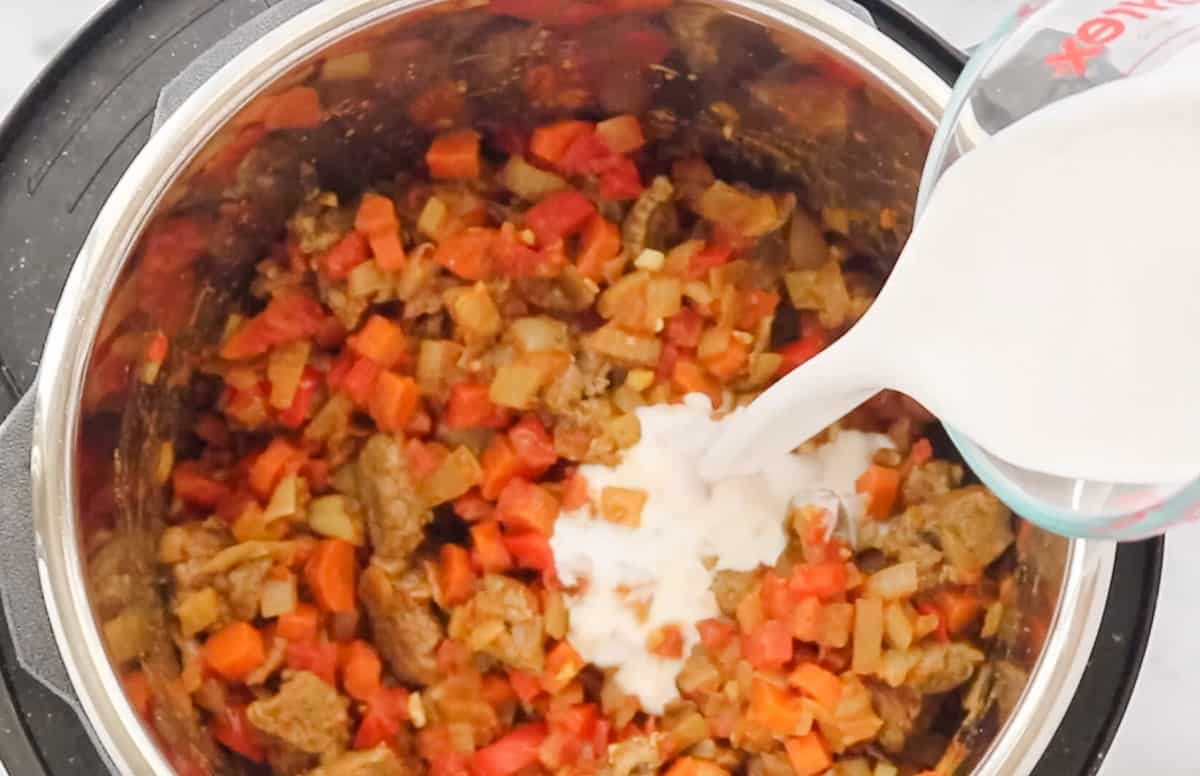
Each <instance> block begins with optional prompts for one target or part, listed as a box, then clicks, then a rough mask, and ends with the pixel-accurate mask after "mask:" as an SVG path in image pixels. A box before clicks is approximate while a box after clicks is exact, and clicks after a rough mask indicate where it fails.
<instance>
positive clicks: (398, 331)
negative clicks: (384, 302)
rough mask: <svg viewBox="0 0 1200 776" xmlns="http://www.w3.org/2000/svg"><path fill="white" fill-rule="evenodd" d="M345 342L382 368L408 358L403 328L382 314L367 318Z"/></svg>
mask: <svg viewBox="0 0 1200 776" xmlns="http://www.w3.org/2000/svg"><path fill="white" fill-rule="evenodd" d="M346 344H347V345H349V346H350V349H351V350H353V351H354V352H355V353H357V354H358V355H360V356H363V357H365V358H369V359H371V360H372V361H374V362H375V363H376V364H379V366H381V367H383V368H384V369H391V368H392V367H394V366H396V365H397V364H399V363H400V362H402V361H404V360H405V359H406V358H408V337H407V336H406V335H405V334H404V329H402V328H401V327H400V326H399V325H397V324H395V323H393V322H392V321H389V320H388V319H387V318H384V317H383V316H382V315H372V316H371V317H370V318H368V319H367V323H366V325H364V326H363V327H362V329H361V330H360V331H359V332H358V333H357V334H354V335H352V336H351V337H350V338H348V339H347V340H346Z"/></svg>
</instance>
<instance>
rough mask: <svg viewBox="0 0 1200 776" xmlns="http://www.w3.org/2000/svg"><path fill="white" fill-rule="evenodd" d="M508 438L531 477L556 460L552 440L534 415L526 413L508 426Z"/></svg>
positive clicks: (556, 453)
mask: <svg viewBox="0 0 1200 776" xmlns="http://www.w3.org/2000/svg"><path fill="white" fill-rule="evenodd" d="M508 440H509V441H510V442H512V446H513V450H514V451H515V452H516V454H517V458H519V459H520V460H521V463H522V464H524V466H525V469H526V471H528V472H530V475H529V476H531V477H537V476H538V475H540V474H542V473H543V472H544V471H546V470H547V469H549V468H550V467H551V466H553V465H554V464H555V463H557V462H558V451H556V450H555V449H554V440H553V439H551V438H550V434H549V432H548V431H546V427H545V426H544V425H542V421H540V420H538V418H537V416H535V415H526V416H525V417H524V418H522V419H521V420H520V421H519V422H518V423H517V424H516V425H514V426H513V427H512V428H510V429H509V430H508Z"/></svg>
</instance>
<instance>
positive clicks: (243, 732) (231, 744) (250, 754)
mask: <svg viewBox="0 0 1200 776" xmlns="http://www.w3.org/2000/svg"><path fill="white" fill-rule="evenodd" d="M212 734H213V738H215V739H217V740H218V741H220V742H221V743H222V744H223V745H224V746H225V747H226V748H227V749H230V750H232V751H234V752H237V753H238V754H240V755H241V756H242V757H245V758H246V759H247V760H251V761H253V762H256V763H261V762H264V761H265V760H266V753H265V752H264V751H263V745H262V740H261V739H260V738H259V735H258V731H257V730H256V729H255V727H254V726H253V725H251V724H250V720H249V719H247V718H246V707H245V706H238V705H232V704H231V705H228V706H226V707H225V710H224V711H223V712H221V713H220V714H217V715H216V716H214V717H213V720H212Z"/></svg>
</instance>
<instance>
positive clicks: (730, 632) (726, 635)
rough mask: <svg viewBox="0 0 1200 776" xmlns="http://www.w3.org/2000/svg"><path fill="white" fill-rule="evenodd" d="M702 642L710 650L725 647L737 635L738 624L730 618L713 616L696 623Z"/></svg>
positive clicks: (714, 650)
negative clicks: (723, 618) (724, 618)
mask: <svg viewBox="0 0 1200 776" xmlns="http://www.w3.org/2000/svg"><path fill="white" fill-rule="evenodd" d="M696 630H697V631H699V632H700V642H701V643H702V644H704V647H705V648H706V649H707V650H708V651H709V652H717V651H719V650H722V649H724V648H725V647H726V646H728V645H729V643H730V642H732V641H733V639H734V637H735V636H737V626H736V625H735V624H733V623H732V622H730V621H728V620H722V619H718V618H712V619H708V620H701V621H700V622H698V623H696Z"/></svg>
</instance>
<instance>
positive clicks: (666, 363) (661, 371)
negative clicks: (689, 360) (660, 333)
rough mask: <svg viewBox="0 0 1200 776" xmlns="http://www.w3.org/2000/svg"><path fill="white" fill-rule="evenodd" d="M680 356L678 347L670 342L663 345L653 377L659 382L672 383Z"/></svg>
mask: <svg viewBox="0 0 1200 776" xmlns="http://www.w3.org/2000/svg"><path fill="white" fill-rule="evenodd" d="M680 355H681V354H680V348H679V346H677V345H676V344H675V343H673V342H670V341H668V342H667V343H665V344H664V345H663V347H662V353H661V354H660V355H659V357H658V364H657V365H656V366H655V367H654V376H655V377H657V378H658V379H659V380H669V381H674V379H675V366H676V365H677V364H678V363H679V356H680Z"/></svg>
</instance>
